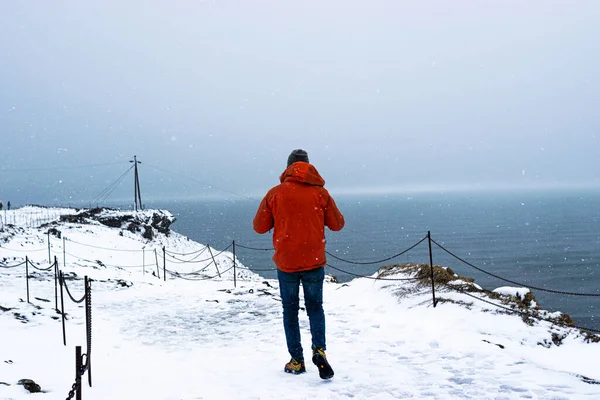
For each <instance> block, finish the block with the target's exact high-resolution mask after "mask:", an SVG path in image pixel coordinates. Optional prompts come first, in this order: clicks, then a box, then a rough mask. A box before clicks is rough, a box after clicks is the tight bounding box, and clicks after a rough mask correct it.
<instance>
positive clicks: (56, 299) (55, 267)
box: [54, 256, 58, 312]
mask: <svg viewBox="0 0 600 400" xmlns="http://www.w3.org/2000/svg"><path fill="white" fill-rule="evenodd" d="M54 309H55V310H56V312H58V260H57V259H56V256H54Z"/></svg>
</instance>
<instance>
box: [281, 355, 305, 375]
mask: <svg viewBox="0 0 600 400" xmlns="http://www.w3.org/2000/svg"><path fill="white" fill-rule="evenodd" d="M283 370H284V371H285V372H287V373H288V374H294V375H298V374H301V373H303V372H306V367H305V366H304V361H298V360H296V359H295V358H292V359H291V360H290V362H289V363H287V364H285V367H284V368H283Z"/></svg>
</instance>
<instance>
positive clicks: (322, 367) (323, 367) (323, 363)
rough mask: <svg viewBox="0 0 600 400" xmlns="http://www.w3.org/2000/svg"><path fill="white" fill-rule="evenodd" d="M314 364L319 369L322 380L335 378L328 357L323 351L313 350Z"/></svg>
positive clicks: (319, 349)
mask: <svg viewBox="0 0 600 400" xmlns="http://www.w3.org/2000/svg"><path fill="white" fill-rule="evenodd" d="M312 362H313V364H315V365H316V366H317V368H319V376H320V377H321V379H331V378H333V368H331V365H329V363H328V362H327V356H326V355H325V351H324V350H323V349H321V348H314V349H313V356H312Z"/></svg>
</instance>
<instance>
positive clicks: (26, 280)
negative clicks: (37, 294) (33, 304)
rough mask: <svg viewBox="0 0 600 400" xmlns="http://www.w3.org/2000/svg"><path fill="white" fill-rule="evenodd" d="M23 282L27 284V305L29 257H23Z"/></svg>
mask: <svg viewBox="0 0 600 400" xmlns="http://www.w3.org/2000/svg"><path fill="white" fill-rule="evenodd" d="M25 282H26V283H27V302H28V303H29V257H28V256H25Z"/></svg>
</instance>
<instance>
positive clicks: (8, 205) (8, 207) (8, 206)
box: [6, 200, 10, 210]
mask: <svg viewBox="0 0 600 400" xmlns="http://www.w3.org/2000/svg"><path fill="white" fill-rule="evenodd" d="M6 208H7V209H9V210H10V200H9V201H8V204H6Z"/></svg>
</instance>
